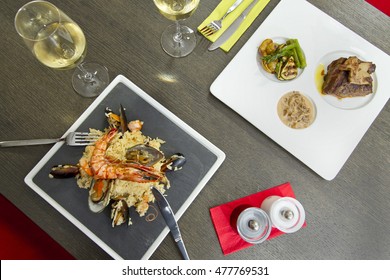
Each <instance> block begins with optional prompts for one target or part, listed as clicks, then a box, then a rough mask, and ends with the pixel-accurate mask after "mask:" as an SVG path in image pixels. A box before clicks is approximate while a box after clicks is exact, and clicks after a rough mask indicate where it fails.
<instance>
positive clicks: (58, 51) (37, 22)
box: [15, 1, 109, 97]
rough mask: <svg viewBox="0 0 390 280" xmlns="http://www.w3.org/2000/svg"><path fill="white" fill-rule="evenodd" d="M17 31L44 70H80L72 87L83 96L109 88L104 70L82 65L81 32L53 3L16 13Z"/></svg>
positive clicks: (34, 3) (31, 4) (84, 49)
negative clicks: (46, 68)
mask: <svg viewBox="0 0 390 280" xmlns="http://www.w3.org/2000/svg"><path fill="white" fill-rule="evenodd" d="M15 28H16V31H17V32H18V34H19V35H20V36H21V37H22V38H23V40H24V42H25V44H26V46H27V47H28V48H29V49H30V50H31V51H32V53H33V55H34V56H35V57H36V58H37V59H38V61H40V62H41V63H42V64H44V65H45V66H48V67H51V68H53V69H59V70H61V69H62V70H66V69H72V68H75V67H77V69H76V70H75V72H74V74H73V77H72V85H73V88H74V90H75V91H76V92H77V93H78V94H80V95H81V96H83V97H95V96H98V95H99V94H100V93H101V92H102V91H103V89H104V88H105V87H106V86H107V85H108V83H109V76H108V70H107V68H106V67H105V66H103V65H100V64H98V63H95V62H88V63H87V62H83V60H84V58H85V56H86V53H87V43H86V39H85V36H84V33H83V31H82V30H81V28H80V27H79V26H78V25H77V23H75V22H74V21H73V20H72V19H71V18H70V17H69V16H67V15H66V14H65V13H64V12H63V11H61V10H60V9H58V8H57V7H56V6H55V5H53V4H52V3H50V2H46V1H32V2H29V3H27V4H25V5H24V6H23V7H21V8H20V9H19V11H18V12H17V13H16V16H15Z"/></svg>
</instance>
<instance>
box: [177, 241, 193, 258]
mask: <svg viewBox="0 0 390 280" xmlns="http://www.w3.org/2000/svg"><path fill="white" fill-rule="evenodd" d="M177 247H179V250H180V253H181V254H182V256H183V259H185V260H189V259H190V257H189V256H188V253H187V250H186V247H185V246H184V242H183V240H181V239H180V240H179V241H178V242H177Z"/></svg>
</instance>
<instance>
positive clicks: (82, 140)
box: [66, 131, 99, 146]
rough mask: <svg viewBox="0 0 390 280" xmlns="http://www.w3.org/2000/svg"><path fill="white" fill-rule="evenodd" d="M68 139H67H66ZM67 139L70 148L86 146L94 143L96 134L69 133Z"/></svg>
mask: <svg viewBox="0 0 390 280" xmlns="http://www.w3.org/2000/svg"><path fill="white" fill-rule="evenodd" d="M68 137H69V138H68ZM68 137H67V139H66V140H67V144H68V145H70V146H87V145H90V144H93V143H95V142H96V140H97V139H98V138H99V135H98V134H93V133H89V132H79V131H76V132H70V133H69V135H68Z"/></svg>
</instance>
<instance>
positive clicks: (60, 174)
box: [49, 164, 79, 179]
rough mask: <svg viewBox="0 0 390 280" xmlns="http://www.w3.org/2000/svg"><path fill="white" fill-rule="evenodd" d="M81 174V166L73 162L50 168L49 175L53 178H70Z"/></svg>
mask: <svg viewBox="0 0 390 280" xmlns="http://www.w3.org/2000/svg"><path fill="white" fill-rule="evenodd" d="M77 174H79V167H78V166H77V165H73V164H62V165H55V166H53V167H52V168H51V170H50V175H49V177H51V178H57V179H62V178H70V177H75V176H76V175H77Z"/></svg>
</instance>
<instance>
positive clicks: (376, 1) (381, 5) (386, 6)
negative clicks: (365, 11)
mask: <svg viewBox="0 0 390 280" xmlns="http://www.w3.org/2000/svg"><path fill="white" fill-rule="evenodd" d="M366 2H367V3H370V4H371V5H373V6H374V7H375V8H377V9H378V10H380V11H382V12H383V13H385V14H386V15H388V16H389V17H390V1H389V0H366Z"/></svg>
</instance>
